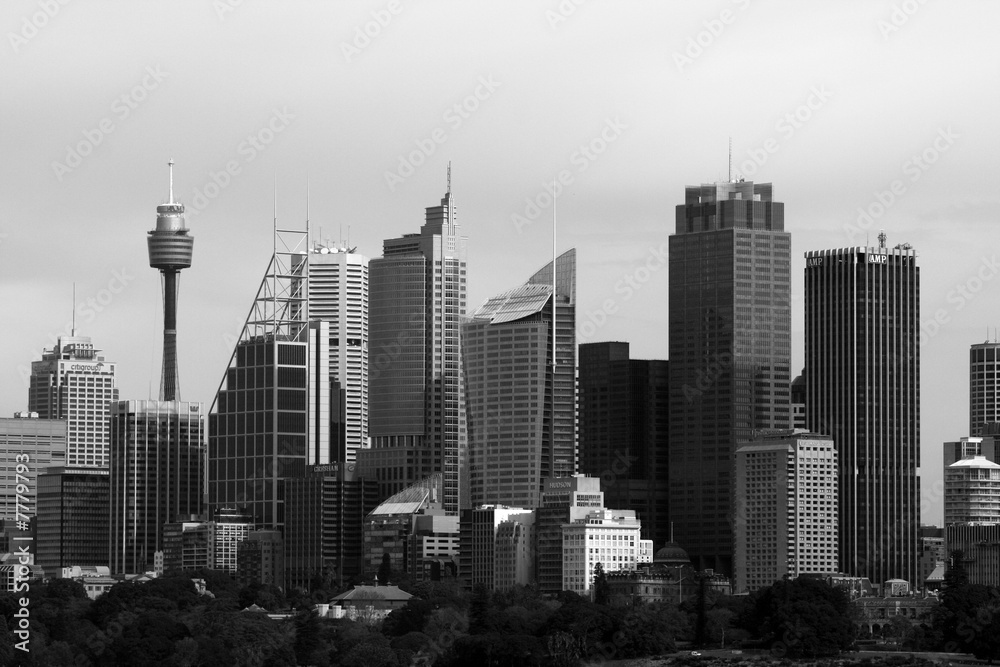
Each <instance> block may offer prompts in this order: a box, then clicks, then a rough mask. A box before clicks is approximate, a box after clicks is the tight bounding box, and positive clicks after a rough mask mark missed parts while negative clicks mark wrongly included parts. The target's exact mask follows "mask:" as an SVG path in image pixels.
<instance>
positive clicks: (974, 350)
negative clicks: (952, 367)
mask: <svg viewBox="0 0 1000 667" xmlns="http://www.w3.org/2000/svg"><path fill="white" fill-rule="evenodd" d="M991 422H1000V343H998V342H996V341H994V342H992V343H991V342H989V341H987V342H985V343H978V344H976V345H972V346H971V347H970V348H969V434H970V435H984V426H985V425H986V424H988V423H991Z"/></svg>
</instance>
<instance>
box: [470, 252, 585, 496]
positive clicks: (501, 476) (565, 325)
mask: <svg viewBox="0 0 1000 667" xmlns="http://www.w3.org/2000/svg"><path fill="white" fill-rule="evenodd" d="M553 290H554V291H553ZM553 314H554V316H555V317H554V321H553ZM553 336H554V338H553ZM576 354H577V347H576V251H575V250H569V251H567V252H565V253H563V254H562V255H560V256H559V257H558V258H556V272H555V280H554V281H553V275H552V263H551V262H550V263H549V264H547V265H546V266H545V267H543V268H542V269H541V270H539V271H538V272H537V273H535V274H534V275H533V276H531V278H529V279H528V281H527V282H526V283H524V284H523V285H521V286H520V287H518V288H515V289H513V290H510V291H508V292H504V293H502V294H499V295H497V296H495V297H493V298H491V299H489V300H487V301H486V303H484V304H483V305H482V306H480V307H479V309H478V310H476V312H474V313H472V315H470V316H469V317H468V318H466V319H465V321H464V322H463V324H462V359H463V363H464V365H465V377H466V403H467V405H468V415H469V483H470V486H471V492H472V505H473V506H474V507H477V506H479V505H483V504H491V505H494V504H507V505H516V506H521V507H530V508H535V507H538V506H540V505H541V494H542V483H543V481H544V480H545V479H546V478H547V477H568V476H570V475H573V474H575V473H576V468H577V460H576V406H577V390H576ZM553 355H554V357H553Z"/></svg>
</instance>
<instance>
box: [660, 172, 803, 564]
mask: <svg viewBox="0 0 1000 667" xmlns="http://www.w3.org/2000/svg"><path fill="white" fill-rule="evenodd" d="M684 195H685V196H684V203H683V204H681V205H678V206H677V210H676V231H675V233H674V234H673V235H672V236H671V237H670V241H669V265H670V269H669V271H670V275H669V297H670V301H669V308H668V330H669V343H668V347H669V359H670V381H669V384H670V428H669V432H670V435H669V437H670V454H669V457H668V459H669V460H668V467H669V487H670V520H671V521H672V522H673V524H674V539H675V540H676V541H677V542H678V543H679V544H680V545H681V546H682V547H683V548H684V549H686V550H687V552H688V554H690V556H691V560H692V561H693V563H694V565H695V568H696V569H697V570H703V569H708V568H711V569H713V570H715V571H716V572H721V573H723V574H725V575H732V558H733V527H734V526H733V498H732V489H733V478H732V471H733V462H734V456H735V453H736V444H737V443H738V442H742V441H746V440H750V439H752V438H753V435H754V432H755V431H756V430H759V429H770V428H779V429H785V428H789V427H790V426H791V420H792V413H791V404H790V395H789V384H790V372H791V369H790V365H791V311H790V290H791V236H790V234H788V233H787V232H785V231H784V229H785V223H784V204H782V203H780V202H777V201H774V200H773V198H772V188H771V184H770V183H757V184H754V183H753V182H750V181H734V182H725V183H713V184H707V185H701V186H693V187H688V188H685V193H684Z"/></svg>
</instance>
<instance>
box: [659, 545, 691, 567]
mask: <svg viewBox="0 0 1000 667" xmlns="http://www.w3.org/2000/svg"><path fill="white" fill-rule="evenodd" d="M653 564H654V565H667V566H670V567H677V566H678V565H690V564H691V557H690V556H688V553H687V552H686V551H684V549H683V548H681V545H679V544H677V543H676V542H667V543H666V544H665V545H663V548H662V549H660V550H659V551H657V552H656V554H655V555H654V556H653Z"/></svg>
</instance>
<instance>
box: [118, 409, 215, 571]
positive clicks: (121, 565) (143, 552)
mask: <svg viewBox="0 0 1000 667" xmlns="http://www.w3.org/2000/svg"><path fill="white" fill-rule="evenodd" d="M204 441H205V420H204V416H203V414H202V410H201V404H200V403H183V402H181V401H118V402H117V403H114V404H112V406H111V451H110V456H109V459H110V462H111V463H110V466H111V471H110V487H111V492H110V493H111V542H110V551H111V563H110V566H111V572H112V573H113V574H118V573H135V572H146V571H149V570H152V569H153V556H154V554H155V553H156V552H157V551H162V550H163V526H164V524H166V523H168V522H170V521H175V520H176V518H177V517H178V516H183V515H187V516H190V515H192V514H200V513H201V511H202V474H203V470H204V469H203V467H202V457H203V456H204V445H203V443H204Z"/></svg>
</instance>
